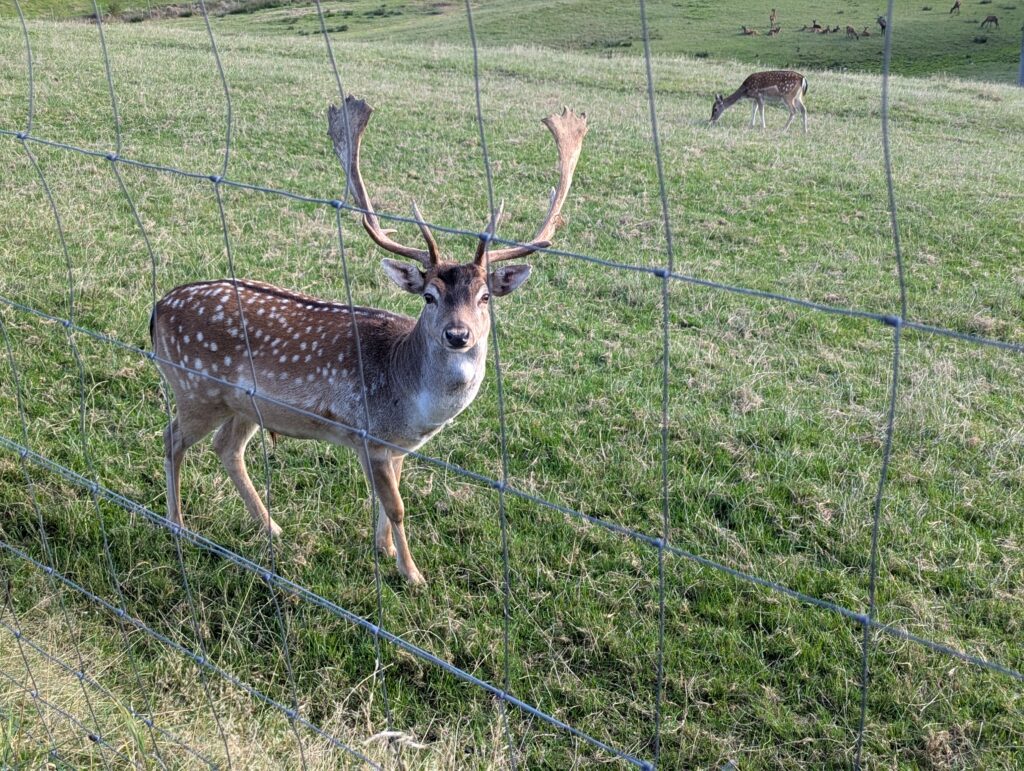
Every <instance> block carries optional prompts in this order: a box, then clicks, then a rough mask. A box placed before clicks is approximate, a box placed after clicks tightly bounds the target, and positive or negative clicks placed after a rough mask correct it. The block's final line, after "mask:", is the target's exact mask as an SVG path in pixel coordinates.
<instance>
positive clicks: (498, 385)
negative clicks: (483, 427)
mask: <svg viewBox="0 0 1024 771" xmlns="http://www.w3.org/2000/svg"><path fill="white" fill-rule="evenodd" d="M466 24H467V27H468V31H469V40H470V45H471V46H472V51H473V96H474V99H475V103H476V125H477V131H478V134H479V137H480V156H481V160H482V162H483V166H484V177H485V179H486V182H487V210H488V212H489V213H490V218H489V220H490V222H491V223H492V227H491V228H489V229H488V230H487V231H485V232H483V233H481V234H480V239H481V241H482V242H483V246H484V255H485V257H484V263H483V264H484V271H485V272H486V273H487V275H488V276H489V275H490V244H491V238H492V237H493V235H494V233H495V232H496V231H497V229H498V224H499V223H498V221H497V217H498V214H499V212H498V211H497V210H496V209H495V207H494V175H493V170H492V168H491V160H490V156H489V155H488V153H487V132H486V131H485V130H484V112H483V104H482V101H481V89H480V51H479V47H478V45H477V38H476V28H475V27H474V25H473V7H472V4H471V2H470V0H466ZM488 280H489V279H488ZM487 315H488V323H489V324H490V335H491V342H492V345H493V346H494V382H495V389H496V390H495V392H496V394H497V403H498V438H499V442H500V452H501V479H500V480H499V482H498V485H497V493H498V522H499V525H500V528H501V566H502V567H501V576H502V580H501V584H502V624H501V636H502V656H501V668H502V677H501V682H502V689H503V690H504V691H505V692H506V693H508V691H509V689H510V687H511V675H510V664H509V645H510V635H511V632H510V625H511V617H512V576H511V572H512V571H511V566H510V562H509V537H508V511H507V508H506V502H505V488H506V486H507V485H508V429H507V424H506V419H505V388H504V380H503V377H502V369H501V341H500V340H499V334H498V332H499V329H498V319H497V312H496V308H495V304H494V293H493V292H491V293H488V299H487ZM498 712H499V716H500V720H501V724H502V730H503V731H504V734H505V741H506V743H507V745H508V761H509V765H510V766H511V768H512V769H513V771H514V769H516V768H517V763H516V748H515V743H514V742H513V741H512V728H511V726H510V725H509V719H508V710H507V708H506V704H505V701H504V700H503V699H499V700H498Z"/></svg>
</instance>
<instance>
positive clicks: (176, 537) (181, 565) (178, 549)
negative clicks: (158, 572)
mask: <svg viewBox="0 0 1024 771" xmlns="http://www.w3.org/2000/svg"><path fill="white" fill-rule="evenodd" d="M97 21H98V23H101V22H99V15H98V11H97ZM101 29H102V26H101ZM104 61H105V62H106V71H107V80H108V85H109V88H110V94H111V104H112V105H113V110H114V124H115V126H116V127H117V147H118V152H117V153H116V154H110V155H108V157H107V159H108V160H109V161H110V169H111V171H112V172H113V174H114V177H115V178H116V179H117V184H118V187H119V189H120V190H121V194H122V195H123V196H124V199H125V202H126V203H127V204H128V208H129V210H130V211H131V215H132V219H133V221H134V222H135V225H136V226H137V227H138V230H139V235H140V236H141V237H142V241H143V244H144V246H145V248H146V254H147V255H148V259H149V273H150V301H151V304H152V308H153V317H152V321H153V322H155V321H156V304H157V299H158V297H157V292H158V290H157V286H158V272H159V270H158V265H157V256H156V252H155V251H154V249H153V244H152V242H151V241H150V238H149V234H148V232H147V231H146V226H145V225H144V224H143V222H142V217H141V215H140V214H139V209H138V207H137V206H136V204H135V198H134V197H133V196H132V194H131V192H130V191H129V189H128V185H127V184H126V183H125V180H124V177H123V175H122V174H121V169H120V166H119V161H120V157H119V156H120V152H121V146H122V143H121V131H120V120H119V116H118V112H117V107H116V104H117V102H116V90H115V88H114V81H113V75H112V74H111V69H110V65H109V60H108V57H107V55H106V45H105V44H104ZM157 373H158V376H159V377H160V380H161V383H162V385H163V388H162V397H163V398H162V401H163V405H164V416H165V418H166V421H167V426H168V427H170V425H171V422H172V420H173V415H172V412H171V399H170V387H169V385H168V384H167V383H166V381H165V380H164V378H163V374H162V373H161V372H160V370H159V369H157ZM168 481H169V480H168ZM172 539H173V541H174V552H175V557H176V560H177V566H178V571H179V573H180V575H181V586H182V590H183V592H184V595H185V601H186V603H187V605H188V609H189V626H190V628H191V631H192V635H193V637H194V639H195V641H196V646H197V647H198V649H199V651H200V653H201V654H202V656H203V658H208V657H209V651H208V649H207V645H206V639H205V635H204V634H203V633H202V630H201V628H200V624H199V619H200V613H199V611H198V610H197V609H196V603H195V597H194V594H193V592H192V585H191V582H190V581H189V578H188V570H187V569H186V567H185V556H184V552H183V549H182V543H181V537H180V532H179V531H178V530H177V528H175V530H174V531H173V532H172ZM201 599H202V594H200V601H201ZM197 670H198V676H199V682H200V684H201V686H202V690H203V699H204V701H205V702H206V706H207V708H208V710H209V712H210V714H211V716H212V717H213V723H214V726H215V727H216V729H217V735H218V736H219V737H220V742H221V746H222V747H223V748H224V760H225V763H226V765H227V767H228V768H231V767H232V762H231V749H230V748H229V746H228V739H227V735H226V734H225V732H224V725H223V721H222V719H221V715H220V710H218V709H217V705H216V703H215V702H214V700H213V695H212V694H211V691H210V678H209V673H208V672H207V670H206V669H204V668H203V667H197Z"/></svg>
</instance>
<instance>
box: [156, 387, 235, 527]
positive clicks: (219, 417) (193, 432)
mask: <svg viewBox="0 0 1024 771" xmlns="http://www.w3.org/2000/svg"><path fill="white" fill-rule="evenodd" d="M224 417H225V414H224V413H223V412H220V411H218V410H216V409H210V408H209V405H203V406H202V408H201V409H188V408H187V407H182V406H181V403H180V402H179V405H178V416H177V417H176V418H174V420H172V421H171V422H170V423H169V424H168V426H167V428H166V430H165V431H164V472H165V473H166V475H167V518H168V519H169V520H171V522H173V523H174V524H176V525H178V526H179V527H182V526H183V525H184V524H185V522H184V520H183V519H182V516H181V461H182V459H183V458H184V457H185V451H186V450H188V448H189V447H191V446H192V445H194V444H195V443H196V442H198V441H199V440H200V439H202V438H203V437H204V436H206V435H207V434H209V433H210V432H211V431H213V429H215V428H216V427H217V426H219V425H220V424H221V423H222V422H223V421H224Z"/></svg>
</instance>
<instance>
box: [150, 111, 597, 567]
mask: <svg viewBox="0 0 1024 771" xmlns="http://www.w3.org/2000/svg"><path fill="white" fill-rule="evenodd" d="M372 111H373V110H372V108H371V107H369V106H368V105H367V104H366V102H364V101H362V100H358V99H354V98H352V97H351V96H350V97H348V98H347V99H346V100H345V103H344V105H343V106H342V107H341V108H336V107H333V106H332V107H331V108H330V110H329V112H328V134H329V136H330V139H331V140H332V143H333V145H334V150H335V152H336V154H337V156H338V159H339V160H340V161H341V165H342V167H343V169H344V171H345V176H346V178H347V185H348V189H349V190H351V192H352V195H353V199H354V202H355V204H356V205H357V206H358V207H359V209H361V210H362V211H363V212H364V215H363V218H362V224H363V227H364V228H365V229H366V232H367V233H368V234H369V235H370V238H371V239H372V240H373V241H374V242H375V243H376V244H377V245H378V246H379V247H381V248H382V249H384V250H385V251H388V252H391V253H392V254H395V255H397V256H399V257H402V258H404V259H405V260H410V261H411V262H400V261H398V260H391V259H387V260H384V261H383V267H384V272H385V273H386V274H387V276H388V277H389V278H390V279H391V280H392V281H393V282H394V283H396V284H397V285H398V286H399V287H400V288H401V289H404V290H405V291H407V292H411V293H412V294H415V295H419V296H421V297H422V298H423V303H424V305H423V309H422V311H421V312H420V315H419V318H417V319H412V318H409V317H407V316H402V315H398V314H395V313H390V312H388V311H385V310H377V309H373V308H360V307H355V306H351V305H348V304H345V303H338V302H333V301H330V300H321V299H317V298H314V297H310V296H308V295H305V294H302V293H300V292H295V291H292V290H289V289H281V288H278V287H275V286H272V285H270V284H265V283H261V282H257V281H243V280H237V281H236V280H220V281H204V282H200V283H194V284H187V285H184V286H180V287H178V288H176V289H172V290H171V291H170V292H168V293H167V294H166V295H165V296H164V297H163V298H162V299H161V300H160V301H159V302H158V303H157V304H156V307H155V308H154V310H153V316H152V318H151V321H150V334H151V337H152V339H153V347H154V350H155V352H156V358H157V363H158V366H159V368H160V370H161V372H162V373H163V375H164V377H165V378H166V380H167V382H168V383H169V385H170V387H171V390H172V391H173V392H174V397H175V402H176V409H177V415H176V417H175V418H174V419H173V420H172V421H171V423H170V425H169V426H168V427H167V430H166V431H165V432H164V449H165V462H164V465H165V469H166V475H167V516H168V519H170V520H171V521H172V522H173V523H175V524H176V525H178V526H181V525H182V524H183V520H182V513H181V494H180V469H181V461H182V458H183V456H184V454H185V451H186V450H187V449H188V448H189V447H191V446H192V445H194V444H195V443H196V442H198V441H199V440H200V439H202V438H203V437H205V436H207V435H208V434H209V433H210V432H212V431H213V430H214V429H217V433H216V435H215V437H214V440H213V446H214V449H215V450H216V452H217V454H218V455H219V456H220V459H221V461H222V463H223V464H224V467H225V469H226V470H227V473H228V476H229V477H230V478H231V481H232V482H233V483H234V485H235V487H236V488H237V489H238V492H239V494H240V495H241V497H242V500H243V501H244V503H245V506H246V509H247V510H248V512H249V514H250V515H251V516H252V517H253V518H254V519H255V520H256V522H257V523H258V524H259V525H260V526H261V527H263V528H264V529H265V530H267V531H269V533H270V534H272V535H274V536H277V535H280V532H281V529H280V527H279V526H278V524H277V523H276V522H274V520H273V519H272V518H271V516H270V514H269V512H268V511H267V509H266V507H265V506H264V504H263V501H262V500H261V499H260V496H259V495H258V493H257V492H256V490H255V489H254V488H253V485H252V482H251V480H250V479H249V475H248V473H247V471H246V467H245V460H244V454H245V447H246V444H247V443H248V442H249V440H250V439H251V438H252V437H253V435H254V434H255V433H256V431H257V430H258V429H259V428H260V427H263V428H265V429H267V430H269V431H272V432H275V433H278V434H282V435H285V436H291V437H297V438H301V439H322V440H324V441H327V442H331V443H333V444H339V445H345V446H347V447H350V448H352V449H353V450H355V451H356V453H357V454H358V456H359V460H360V463H361V465H362V468H363V471H364V473H365V475H366V477H367V480H368V483H369V484H370V486H371V489H372V490H373V491H374V492H375V493H376V497H377V500H378V502H379V511H378V515H377V525H376V528H375V530H376V532H375V542H376V547H377V548H378V549H379V550H380V551H381V552H383V553H385V554H387V555H389V556H394V557H395V558H396V560H397V565H398V571H399V573H401V574H402V575H403V576H404V577H405V578H406V579H407V580H408V581H409V582H410V583H412V584H422V583H423V582H424V581H423V576H422V574H421V573H420V571H419V570H418V569H417V567H416V564H415V562H414V561H413V558H412V554H411V553H410V551H409V545H408V541H407V539H406V534H405V526H404V518H405V508H404V505H403V503H402V497H401V495H400V493H399V487H398V485H399V479H400V477H401V473H402V462H403V459H404V456H405V455H406V454H407V453H408V452H409V451H412V450H415V449H417V448H419V447H420V446H422V445H423V444H424V443H425V442H426V441H427V440H428V439H430V438H431V437H432V436H434V435H435V434H436V433H437V432H439V431H440V430H441V429H442V428H443V427H444V426H445V425H446V424H447V423H448V422H449V421H451V420H452V419H453V418H455V416H456V415H458V414H459V413H460V412H462V411H463V410H464V409H466V407H468V406H469V405H470V403H471V402H472V401H473V399H474V398H475V397H476V394H477V391H478V390H479V388H480V384H481V382H482V381H483V377H484V369H485V365H486V358H487V338H488V332H489V329H490V316H489V305H490V302H491V298H492V297H500V296H503V295H507V294H509V293H510V292H512V291H514V290H515V289H517V288H518V287H519V286H521V285H522V283H523V282H524V281H526V279H527V277H528V276H529V275H530V270H531V269H530V266H529V265H527V264H525V263H513V264H511V265H505V266H501V267H495V268H492V267H491V266H494V265H497V264H498V263H502V262H506V261H508V260H513V259H517V258H520V257H525V256H526V255H528V254H531V253H533V252H535V251H537V250H538V249H543V248H545V247H547V246H549V245H550V240H549V239H550V238H551V236H552V235H553V234H554V232H555V230H556V229H557V228H558V226H559V224H560V223H561V217H560V212H561V210H562V205H563V204H564V203H565V200H566V196H567V195H568V193H569V188H570V186H571V185H572V179H573V172H574V170H575V167H576V162H577V160H578V159H579V155H580V150H581V147H582V142H583V137H584V135H585V134H586V133H587V121H586V115H585V114H583V115H577V114H575V113H573V112H571V111H566V110H563V111H562V114H561V115H552V116H550V117H548V118H545V119H544V121H543V122H544V124H545V125H546V126H547V128H548V130H549V131H550V132H551V134H552V136H553V137H554V139H555V144H556V149H557V152H558V174H559V180H558V187H557V188H556V189H554V190H552V194H551V200H550V204H549V206H548V212H547V216H546V217H545V219H544V221H543V223H542V224H541V226H540V229H539V230H538V231H537V233H536V235H535V236H534V238H533V239H532V240H531V241H529V242H527V243H525V244H522V245H517V246H512V247H508V248H500V249H499V248H490V239H491V238H492V237H493V235H494V232H495V229H496V227H497V224H498V220H499V219H500V211H499V212H498V213H495V214H493V215H492V217H491V219H490V223H489V225H488V226H487V230H486V231H485V233H484V234H483V235H482V237H481V241H480V244H479V246H478V247H477V250H476V255H475V257H474V258H473V260H472V261H470V262H467V263H458V262H452V261H449V260H447V259H445V258H444V257H443V256H442V253H441V251H440V249H439V247H438V244H437V242H436V241H435V239H434V236H433V234H432V233H431V231H430V229H429V228H428V227H427V225H426V224H425V222H424V220H423V217H422V216H421V214H420V211H419V208H418V207H417V206H416V204H415V203H413V205H412V211H413V217H414V218H415V221H416V223H417V225H418V227H419V230H420V232H421V234H422V236H423V238H424V240H425V241H426V249H420V248H415V247H412V246H406V245H404V244H401V243H399V242H398V241H395V240H393V239H392V238H391V235H390V234H391V233H393V232H394V231H390V230H385V229H384V228H382V227H381V224H380V220H379V218H378V215H377V214H376V211H375V209H374V207H373V204H372V203H371V201H370V197H369V195H368V194H367V191H366V186H365V184H364V182H363V176H362V172H361V170H360V163H359V149H360V143H361V140H362V136H363V131H364V130H365V128H366V125H367V123H368V122H369V119H370V114H371V113H372Z"/></svg>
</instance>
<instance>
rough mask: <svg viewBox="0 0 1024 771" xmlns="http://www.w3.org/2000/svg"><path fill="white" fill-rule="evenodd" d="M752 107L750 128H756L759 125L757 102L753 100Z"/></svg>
mask: <svg viewBox="0 0 1024 771" xmlns="http://www.w3.org/2000/svg"><path fill="white" fill-rule="evenodd" d="M751 102H752V105H751V108H750V128H754V126H756V125H757V100H756V99H752V100H751Z"/></svg>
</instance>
